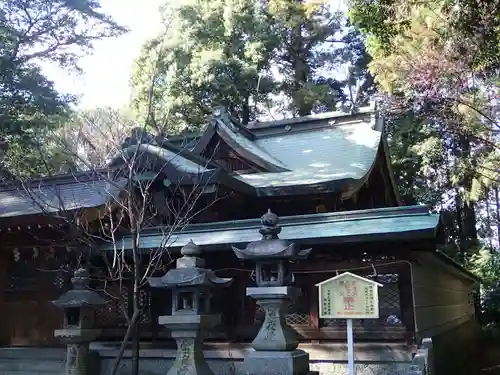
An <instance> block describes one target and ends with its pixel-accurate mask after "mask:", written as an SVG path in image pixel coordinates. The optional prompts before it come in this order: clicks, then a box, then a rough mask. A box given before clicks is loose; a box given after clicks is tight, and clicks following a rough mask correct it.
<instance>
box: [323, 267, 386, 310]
mask: <svg viewBox="0 0 500 375" xmlns="http://www.w3.org/2000/svg"><path fill="white" fill-rule="evenodd" d="M316 286H317V287H318V288H319V293H318V294H319V317H320V318H322V319H377V318H378V317H379V306H378V288H379V287H381V286H382V284H379V283H377V282H375V281H373V280H369V279H365V278H364V277H361V276H358V275H355V274H353V273H350V272H344V273H342V274H341V275H338V276H335V277H332V278H331V279H328V280H325V281H322V282H321V283H319V284H316Z"/></svg>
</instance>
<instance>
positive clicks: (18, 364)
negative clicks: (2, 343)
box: [0, 358, 64, 375]
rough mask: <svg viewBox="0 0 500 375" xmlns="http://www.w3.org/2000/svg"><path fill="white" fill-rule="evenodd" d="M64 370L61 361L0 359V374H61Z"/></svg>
mask: <svg viewBox="0 0 500 375" xmlns="http://www.w3.org/2000/svg"><path fill="white" fill-rule="evenodd" d="M63 370H64V362H63V361H54V360H50V359H49V360H47V359H44V358H39V359H5V358H0V374H2V375H7V374H9V373H18V374H26V375H28V374H30V375H31V374H38V373H40V374H61V373H62V372H63Z"/></svg>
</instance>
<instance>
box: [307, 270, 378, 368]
mask: <svg viewBox="0 0 500 375" xmlns="http://www.w3.org/2000/svg"><path fill="white" fill-rule="evenodd" d="M316 286H317V287H318V288H319V293H318V294H319V317H320V318H322V319H347V362H348V374H349V375H355V372H354V335H353V326H352V321H353V319H378V317H379V308H378V288H379V287H381V286H382V284H379V283H377V282H375V281H373V280H370V279H365V278H364V277H361V276H358V275H355V274H353V273H350V272H344V273H342V274H340V275H338V276H335V277H332V278H330V279H328V280H325V281H322V282H320V283H319V284H316Z"/></svg>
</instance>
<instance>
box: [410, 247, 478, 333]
mask: <svg viewBox="0 0 500 375" xmlns="http://www.w3.org/2000/svg"><path fill="white" fill-rule="evenodd" d="M411 259H412V279H413V280H412V282H413V293H414V314H415V326H416V327H415V329H416V335H417V339H418V340H420V339H422V338H424V337H435V336H436V335H439V334H441V333H443V332H445V331H448V330H451V329H453V328H455V327H457V326H459V325H461V324H463V323H465V322H468V321H470V320H473V319H475V308H474V298H473V290H474V284H475V281H474V280H473V279H472V278H471V277H469V276H467V275H465V274H463V273H461V272H460V271H459V270H458V269H456V268H454V267H453V266H451V265H449V264H447V263H445V262H444V261H442V260H441V259H439V258H438V257H437V256H436V255H435V254H433V253H431V252H414V253H412V254H411Z"/></svg>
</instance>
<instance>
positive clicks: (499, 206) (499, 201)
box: [495, 186, 500, 247]
mask: <svg viewBox="0 0 500 375" xmlns="http://www.w3.org/2000/svg"><path fill="white" fill-rule="evenodd" d="M495 205H496V211H497V212H496V222H497V238H498V246H499V247H500V194H499V192H498V186H497V187H496V188H495Z"/></svg>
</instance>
